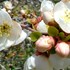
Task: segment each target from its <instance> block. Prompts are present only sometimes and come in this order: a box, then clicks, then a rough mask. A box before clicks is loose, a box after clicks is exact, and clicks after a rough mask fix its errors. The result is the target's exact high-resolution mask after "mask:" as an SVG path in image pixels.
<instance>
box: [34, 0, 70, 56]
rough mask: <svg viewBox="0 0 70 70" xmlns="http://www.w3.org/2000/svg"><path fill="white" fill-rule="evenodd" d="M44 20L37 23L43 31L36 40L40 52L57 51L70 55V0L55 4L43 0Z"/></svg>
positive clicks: (39, 29) (63, 54) (42, 11)
mask: <svg viewBox="0 0 70 70" xmlns="http://www.w3.org/2000/svg"><path fill="white" fill-rule="evenodd" d="M40 11H41V17H42V20H41V21H40V22H39V23H37V24H36V25H35V28H36V30H37V31H39V32H40V33H42V35H41V36H40V38H39V37H38V38H37V40H36V43H35V45H36V49H37V50H38V51H39V52H42V53H43V52H50V51H52V50H53V49H52V48H54V50H55V52H56V53H57V54H59V55H60V56H62V57H68V56H69V55H70V0H61V1H60V2H58V3H56V4H54V3H53V2H52V1H49V0H43V1H42V3H41V8H40Z"/></svg>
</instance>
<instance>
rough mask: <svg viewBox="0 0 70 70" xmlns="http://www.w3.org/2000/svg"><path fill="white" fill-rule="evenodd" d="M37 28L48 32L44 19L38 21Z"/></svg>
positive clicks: (42, 31)
mask: <svg viewBox="0 0 70 70" xmlns="http://www.w3.org/2000/svg"><path fill="white" fill-rule="evenodd" d="M36 29H37V30H38V31H39V32H41V33H48V26H47V25H46V24H45V23H44V21H43V20H42V21H41V22H39V23H38V25H37V28H36Z"/></svg>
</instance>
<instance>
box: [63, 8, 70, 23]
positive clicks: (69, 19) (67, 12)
mask: <svg viewBox="0 0 70 70" xmlns="http://www.w3.org/2000/svg"><path fill="white" fill-rule="evenodd" d="M62 18H63V19H64V21H65V22H66V23H69V22H70V10H68V9H67V10H65V15H64V16H63V17H62Z"/></svg>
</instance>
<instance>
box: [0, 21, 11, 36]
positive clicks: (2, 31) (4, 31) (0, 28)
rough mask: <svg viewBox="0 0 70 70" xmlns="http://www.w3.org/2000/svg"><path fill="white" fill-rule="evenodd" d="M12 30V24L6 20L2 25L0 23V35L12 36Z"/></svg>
mask: <svg viewBox="0 0 70 70" xmlns="http://www.w3.org/2000/svg"><path fill="white" fill-rule="evenodd" d="M10 30H11V26H10V25H8V24H7V23H5V22H4V23H3V24H2V25H0V37H2V36H3V35H6V36H10Z"/></svg>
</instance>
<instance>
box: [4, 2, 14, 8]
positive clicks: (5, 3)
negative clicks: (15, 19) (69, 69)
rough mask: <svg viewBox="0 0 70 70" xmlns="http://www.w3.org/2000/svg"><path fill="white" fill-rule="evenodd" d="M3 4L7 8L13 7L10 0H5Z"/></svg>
mask: <svg viewBox="0 0 70 70" xmlns="http://www.w3.org/2000/svg"><path fill="white" fill-rule="evenodd" d="M4 6H5V8H7V9H12V8H13V6H12V3H11V2H10V1H5V2H4Z"/></svg>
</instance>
